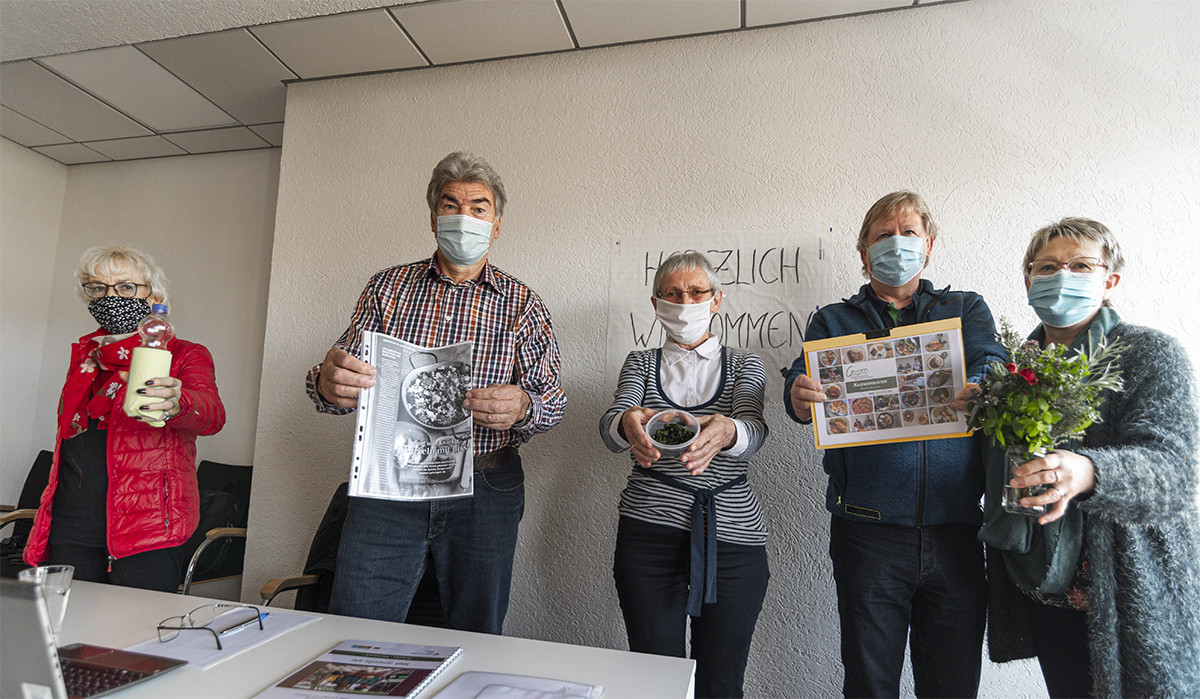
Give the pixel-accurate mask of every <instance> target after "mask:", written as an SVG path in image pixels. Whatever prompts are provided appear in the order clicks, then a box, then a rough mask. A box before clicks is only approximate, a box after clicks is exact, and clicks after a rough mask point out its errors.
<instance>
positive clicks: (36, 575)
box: [17, 566, 75, 645]
mask: <svg viewBox="0 0 1200 699" xmlns="http://www.w3.org/2000/svg"><path fill="white" fill-rule="evenodd" d="M74 576H75V566H38V567H37V568H26V569H25V570H22V571H21V572H20V573H18V574H17V577H18V578H19V579H20V580H21V581H22V582H29V583H36V584H38V585H41V586H42V597H43V598H44V599H45V600H46V613H47V615H48V616H49V617H50V630H51V631H53V632H54V643H55V644H56V645H57V644H58V632H59V631H61V630H62V624H63V619H64V618H65V617H66V616H67V598H68V597H70V595H71V578H72V577H74Z"/></svg>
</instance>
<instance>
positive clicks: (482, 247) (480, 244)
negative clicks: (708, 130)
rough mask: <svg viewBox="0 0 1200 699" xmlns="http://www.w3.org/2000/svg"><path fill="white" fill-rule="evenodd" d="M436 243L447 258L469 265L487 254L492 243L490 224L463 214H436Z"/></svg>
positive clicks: (460, 264) (462, 264)
mask: <svg viewBox="0 0 1200 699" xmlns="http://www.w3.org/2000/svg"><path fill="white" fill-rule="evenodd" d="M437 244H438V248H439V249H440V250H441V251H442V254H443V255H445V256H446V259H447V260H449V261H450V262H452V263H454V264H456V265H458V266H459V267H470V266H471V265H473V264H475V263H476V262H478V261H480V260H482V259H483V256H484V255H486V254H487V252H488V248H489V247H490V246H491V244H492V224H491V223H490V222H488V221H484V220H482V219H478V218H475V217H474V216H467V215H465V214H455V215H454V216H438V217H437Z"/></svg>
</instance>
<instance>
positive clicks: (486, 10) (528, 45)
mask: <svg viewBox="0 0 1200 699" xmlns="http://www.w3.org/2000/svg"><path fill="white" fill-rule="evenodd" d="M390 10H391V12H392V14H393V15H395V16H396V19H397V20H399V21H400V24H402V25H403V26H404V28H405V29H406V30H407V31H408V33H409V35H410V36H411V37H412V38H413V41H415V42H417V45H418V46H420V47H421V50H422V51H424V52H425V55H426V56H428V57H429V60H430V61H432V62H433V63H435V64H439V63H461V62H464V61H479V60H484V59H488V58H501V57H504V56H520V55H523V54H528V53H546V52H550V51H566V50H569V49H572V48H575V45H574V43H572V41H571V34H570V33H569V32H568V31H567V25H566V23H565V22H563V18H562V14H561V13H560V12H559V11H558V4H557V3H556V2H555V1H554V0H440V1H439V2H422V3H416V4H412V5H401V6H399V7H392V8H390Z"/></svg>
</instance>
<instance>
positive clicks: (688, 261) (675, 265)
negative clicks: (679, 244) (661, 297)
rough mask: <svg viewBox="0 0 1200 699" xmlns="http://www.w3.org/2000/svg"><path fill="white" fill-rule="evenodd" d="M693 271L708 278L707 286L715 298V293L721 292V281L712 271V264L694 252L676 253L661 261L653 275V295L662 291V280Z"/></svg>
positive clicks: (706, 257)
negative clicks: (695, 270) (701, 273)
mask: <svg viewBox="0 0 1200 699" xmlns="http://www.w3.org/2000/svg"><path fill="white" fill-rule="evenodd" d="M693 269H698V270H700V271H701V272H704V276H706V277H708V285H709V287H710V288H711V289H712V292H713V296H716V295H717V292H718V291H720V290H721V281H720V280H719V279H717V273H716V271H715V270H713V266H712V263H711V262H709V261H708V256H707V255H705V254H704V253H700V252H696V251H695V250H686V251H684V252H677V253H675V254H673V255H671V256H670V257H668V258H667V259H665V260H663V262H662V264H660V265H659V266H658V271H657V272H655V273H654V295H655V296H658V294H659V292H661V291H662V283H663V280H664V279H666V278H667V277H669V276H671V275H672V274H675V273H676V272H682V271H687V270H693Z"/></svg>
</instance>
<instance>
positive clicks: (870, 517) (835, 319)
mask: <svg viewBox="0 0 1200 699" xmlns="http://www.w3.org/2000/svg"><path fill="white" fill-rule="evenodd" d="M936 239H937V225H936V224H935V223H934V221H933V217H932V215H931V214H930V213H929V208H928V207H927V206H926V204H925V202H924V201H923V200H922V199H921V197H920V196H918V195H917V194H915V193H913V192H903V191H902V192H893V193H891V194H888V195H887V196H885V197H883V198H882V199H880V200H879V201H877V202H875V204H874V205H873V206H872V207H871V208H870V210H869V211H867V215H866V217H865V218H864V219H863V224H862V229H861V231H860V232H859V238H858V251H859V254H860V256H861V257H862V262H863V274H864V275H865V276H868V277H869V279H870V282H869V283H868V284H864V285H863V286H862V288H860V289H859V290H858V293H857V294H855V295H854V296H851V297H850V298H848V299H845V300H843V301H842V302H841V303H835V304H831V305H828V306H825V307H823V308H821V309H820V310H819V311H817V313H816V314H815V315H814V316H813V318H812V320H811V321H810V322H809V325H808V329H807V330H806V331H805V334H804V339H805V340H806V341H811V340H820V339H824V338H829V337H838V336H841V335H852V334H858V333H863V332H870V331H873V330H881V329H886V328H893V327H897V326H903V325H913V324H916V323H925V322H930V321H936V320H945V319H948V318H960V319H961V320H962V337H963V354H964V357H963V358H964V363H965V365H966V374H967V380H968V381H978V379H979V377H981V376H982V375H983V372H984V370H985V367H986V366H987V364H988V362H990V361H992V360H1000V361H1007V360H1006V359H1005V352H1004V348H1003V346H1001V345H1000V344H999V342H998V341H997V339H996V327H995V323H994V322H993V320H992V313H991V311H990V310H989V309H988V307H987V304H986V303H984V300H983V298H982V297H980V296H979V294H976V293H974V292H970V291H952V290H951V289H950V288H949V287H946V288H944V289H937V288H935V287H934V285H933V284H932V283H930V282H929V281H928V280H926V279H922V278H921V275H922V272H923V271H924V269H925V266H926V265H928V263H929V258H930V253H931V252H932V250H933V244H934V241H935V240H936ZM824 400H825V395H824V394H823V393H822V392H821V384H820V382H819V381H817V379H815V378H810V377H809V376H807V372H806V371H805V359H804V356H803V355H801V356H800V357H799V358H798V359H796V361H795V362H794V363H793V364H792V368H791V370H790V371H789V372H788V375H787V379H786V381H785V383H784V405H785V407H786V409H787V412H788V415H790V416H791V417H792V419H793V420H796V421H797V422H801V423H809V422H811V420H812V411H813V403H814V402H824ZM980 446H981V445H980V442H979V439H978V438H977V437H960V438H953V439H935V440H929V441H917V442H901V443H893V444H880V445H871V446H855V447H845V448H841V449H827V450H825V453H824V467H825V472H826V473H827V474H828V475H829V485H828V488H827V491H826V503H825V506H826V508H827V509H828V510H829V511H830V513H832V515H833V516H832V518H831V524H830V541H829V556H830V558H831V559H832V562H833V576H834V580H835V582H836V585H837V595H838V615H839V617H840V621H841V636H842V638H841V651H842V665H843V666H844V669H845V680H844V683H843V685H842V691H843V693H844V694H845V695H846V696H847V697H895V696H898V695H899V692H900V675H901V672H902V669H903V667H904V648H905V643H906V641H911V654H912V666H913V679H914V681H915V685H916V686H915V690H916V694H917V696H919V697H935V696H940V697H967V696H975V695H976V694H977V693H978V689H979V671H980V661H981V659H982V649H983V630H984V620H985V617H986V608H987V590H986V583H985V578H984V563H983V546H982V545H981V544H980V543H979V541H978V540H977V539H976V536H975V535H976V533H977V532H978V531H979V525H980V522H981V520H982V512H981V509H980V498H981V496H982V495H983V467H982V462H981V451H980Z"/></svg>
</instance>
